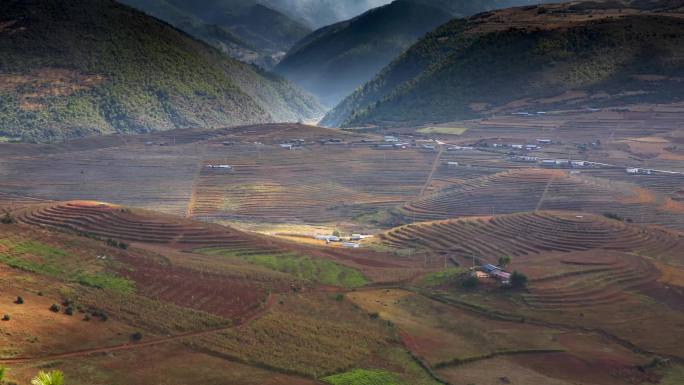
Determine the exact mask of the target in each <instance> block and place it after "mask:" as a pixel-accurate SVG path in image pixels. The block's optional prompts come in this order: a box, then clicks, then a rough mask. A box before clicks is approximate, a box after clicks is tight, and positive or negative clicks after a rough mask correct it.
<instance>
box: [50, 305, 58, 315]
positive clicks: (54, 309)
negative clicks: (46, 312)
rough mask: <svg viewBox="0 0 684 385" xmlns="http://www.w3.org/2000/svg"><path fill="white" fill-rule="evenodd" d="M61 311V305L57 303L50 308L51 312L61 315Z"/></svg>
mask: <svg viewBox="0 0 684 385" xmlns="http://www.w3.org/2000/svg"><path fill="white" fill-rule="evenodd" d="M59 309H60V308H59V305H57V304H56V303H53V304H52V306H50V311H51V312H53V313H59Z"/></svg>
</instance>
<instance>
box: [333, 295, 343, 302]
mask: <svg viewBox="0 0 684 385" xmlns="http://www.w3.org/2000/svg"><path fill="white" fill-rule="evenodd" d="M343 300H344V294H342V293H337V294H335V301H337V302H342V301H343Z"/></svg>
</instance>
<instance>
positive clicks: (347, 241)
mask: <svg viewBox="0 0 684 385" xmlns="http://www.w3.org/2000/svg"><path fill="white" fill-rule="evenodd" d="M369 236H370V235H363V234H352V235H351V236H349V237H341V236H337V235H321V234H317V235H315V236H314V239H316V240H319V241H325V243H331V242H335V243H340V245H341V246H342V247H347V248H351V249H358V248H359V247H361V244H359V241H361V240H363V239H365V238H368V237H369Z"/></svg>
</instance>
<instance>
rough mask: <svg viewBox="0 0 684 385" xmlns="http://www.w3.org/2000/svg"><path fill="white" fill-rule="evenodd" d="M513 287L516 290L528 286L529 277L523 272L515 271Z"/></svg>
mask: <svg viewBox="0 0 684 385" xmlns="http://www.w3.org/2000/svg"><path fill="white" fill-rule="evenodd" d="M511 286H512V287H514V288H516V289H521V288H524V287H525V286H527V276H526V275H525V274H523V273H521V272H518V271H514V272H513V274H511Z"/></svg>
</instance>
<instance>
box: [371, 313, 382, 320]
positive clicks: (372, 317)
mask: <svg viewBox="0 0 684 385" xmlns="http://www.w3.org/2000/svg"><path fill="white" fill-rule="evenodd" d="M368 316H369V317H370V319H378V317H380V314H378V313H376V312H372V313H368Z"/></svg>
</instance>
